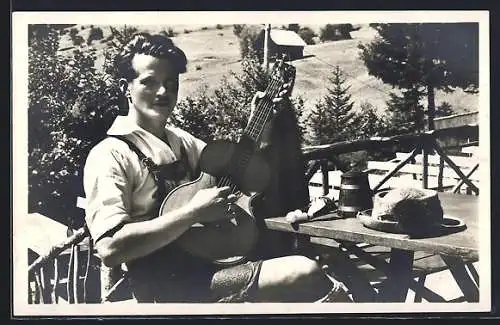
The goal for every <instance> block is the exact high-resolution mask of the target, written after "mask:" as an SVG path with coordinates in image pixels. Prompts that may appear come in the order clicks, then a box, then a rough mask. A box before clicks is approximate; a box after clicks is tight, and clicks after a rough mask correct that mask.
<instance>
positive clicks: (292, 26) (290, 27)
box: [286, 24, 300, 33]
mask: <svg viewBox="0 0 500 325" xmlns="http://www.w3.org/2000/svg"><path fill="white" fill-rule="evenodd" d="M286 29H288V30H291V31H292V32H296V33H298V32H299V30H300V26H299V24H288V27H287V28H286Z"/></svg>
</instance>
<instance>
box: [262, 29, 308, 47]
mask: <svg viewBox="0 0 500 325" xmlns="http://www.w3.org/2000/svg"><path fill="white" fill-rule="evenodd" d="M269 36H270V37H271V39H272V40H273V42H274V43H276V45H286V46H306V45H307V44H306V42H304V40H303V39H302V38H301V37H300V36H299V35H297V33H295V32H294V31H291V30H284V29H271V33H270V35H269Z"/></svg>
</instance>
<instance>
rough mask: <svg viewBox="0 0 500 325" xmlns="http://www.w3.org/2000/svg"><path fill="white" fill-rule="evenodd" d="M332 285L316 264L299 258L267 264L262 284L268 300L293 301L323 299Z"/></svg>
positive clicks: (302, 257)
mask: <svg viewBox="0 0 500 325" xmlns="http://www.w3.org/2000/svg"><path fill="white" fill-rule="evenodd" d="M261 281H262V282H261ZM330 285H331V284H330V282H329V280H328V278H327V277H326V275H325V274H324V272H323V271H322V270H321V268H320V266H319V265H318V263H317V262H316V261H314V260H312V259H309V258H307V257H305V256H298V255H297V256H287V257H281V258H277V259H274V260H270V261H265V262H264V264H263V269H262V273H261V279H260V281H259V287H260V289H263V290H262V292H261V293H262V294H264V296H265V297H266V298H270V297H271V296H275V295H277V296H279V297H280V298H281V299H284V300H291V301H298V300H305V301H307V300H312V299H314V298H317V297H319V296H321V295H324V294H325V292H327V291H328V290H329V288H330Z"/></svg>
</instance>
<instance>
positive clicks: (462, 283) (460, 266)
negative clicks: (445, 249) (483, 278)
mask: <svg viewBox="0 0 500 325" xmlns="http://www.w3.org/2000/svg"><path fill="white" fill-rule="evenodd" d="M441 257H442V258H443V261H444V262H445V263H446V265H448V267H449V268H450V272H451V274H452V275H453V277H454V278H455V281H456V282H457V284H458V286H459V287H460V290H462V293H463V294H464V297H465V299H466V300H467V301H468V302H478V301H479V288H478V287H477V286H476V284H475V283H474V281H473V280H472V279H471V278H470V276H469V274H467V270H466V269H465V264H464V262H463V261H462V259H461V258H459V257H453V256H447V255H441Z"/></svg>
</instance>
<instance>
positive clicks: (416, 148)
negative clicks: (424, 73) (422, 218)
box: [303, 125, 479, 195]
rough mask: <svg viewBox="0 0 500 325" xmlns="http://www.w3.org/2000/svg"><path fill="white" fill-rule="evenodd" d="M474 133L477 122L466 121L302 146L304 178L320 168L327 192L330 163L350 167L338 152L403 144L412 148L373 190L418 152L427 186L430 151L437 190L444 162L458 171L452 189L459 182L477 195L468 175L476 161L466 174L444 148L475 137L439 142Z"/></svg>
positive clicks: (458, 184)
mask: <svg viewBox="0 0 500 325" xmlns="http://www.w3.org/2000/svg"><path fill="white" fill-rule="evenodd" d="M477 133H478V126H477V125H470V126H469V125H467V126H461V127H454V128H450V129H441V130H435V131H429V132H425V133H419V134H405V135H397V136H392V137H373V138H370V139H363V140H354V141H344V142H337V143H332V144H327V145H319V146H310V147H305V148H304V149H303V154H304V158H305V160H306V161H307V162H309V168H308V169H307V171H306V179H307V181H310V180H311V178H312V177H313V175H314V174H316V173H317V172H318V171H320V172H321V174H322V187H323V194H327V193H328V192H329V189H330V188H331V186H330V181H329V177H328V173H329V171H330V170H331V169H332V166H334V167H335V168H337V169H339V170H340V171H342V172H345V171H346V170H347V169H349V166H345V165H344V164H343V163H342V162H341V161H340V160H339V158H338V157H339V155H342V154H347V153H352V152H356V151H368V152H377V151H380V150H387V149H390V150H391V151H393V152H395V151H396V150H397V148H401V147H403V148H407V149H408V148H409V150H411V151H410V152H409V153H408V155H407V156H406V157H405V158H404V159H402V160H401V161H400V162H399V163H397V164H396V165H395V166H394V168H392V169H391V170H389V171H388V172H387V173H386V174H385V175H384V177H383V178H382V180H380V181H379V182H378V183H377V184H376V185H375V186H373V188H372V190H374V191H376V190H378V189H380V188H381V187H382V185H384V184H385V183H386V182H387V181H388V180H389V179H390V178H391V177H393V176H394V175H396V173H398V172H399V171H400V170H401V169H402V168H403V167H404V166H405V165H407V164H408V163H410V162H412V161H414V159H415V157H416V156H417V154H419V153H422V156H423V161H422V164H421V167H422V172H421V174H422V187H423V188H428V181H429V155H433V154H437V155H438V156H439V167H438V168H439V173H438V175H437V177H438V184H440V185H441V186H438V188H437V190H438V191H442V190H443V186H442V183H443V177H444V175H443V174H444V173H443V172H444V168H445V166H444V164H445V163H446V164H447V165H448V167H449V168H451V170H453V171H454V172H455V173H456V174H457V177H458V179H459V182H458V183H457V184H456V186H455V187H454V188H453V191H454V192H456V191H458V189H459V188H460V187H461V186H462V185H466V186H468V187H469V188H470V190H471V191H473V192H474V193H475V194H477V195H478V194H479V188H478V187H477V186H476V185H475V184H474V183H473V182H472V181H471V180H470V179H469V178H470V176H471V175H472V173H474V172H475V171H476V170H477V169H478V167H479V163H476V165H475V166H473V168H472V169H471V170H470V171H469V172H468V173H467V174H464V172H463V171H462V169H461V168H460V167H459V166H458V165H457V164H456V163H455V162H454V161H453V160H452V159H451V158H450V157H449V156H448V155H447V153H446V151H447V150H456V149H459V148H461V147H466V146H473V145H475V146H477V145H478V144H479V143H478V141H471V142H468V143H465V144H461V145H454V146H449V147H441V145H440V144H439V143H438V139H439V138H441V137H446V136H454V135H457V134H458V135H460V134H477Z"/></svg>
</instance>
